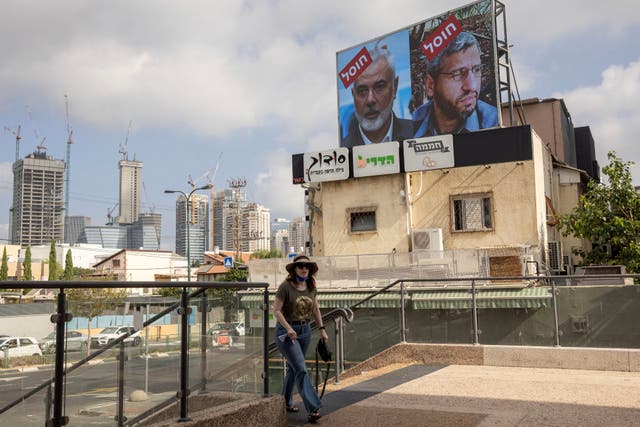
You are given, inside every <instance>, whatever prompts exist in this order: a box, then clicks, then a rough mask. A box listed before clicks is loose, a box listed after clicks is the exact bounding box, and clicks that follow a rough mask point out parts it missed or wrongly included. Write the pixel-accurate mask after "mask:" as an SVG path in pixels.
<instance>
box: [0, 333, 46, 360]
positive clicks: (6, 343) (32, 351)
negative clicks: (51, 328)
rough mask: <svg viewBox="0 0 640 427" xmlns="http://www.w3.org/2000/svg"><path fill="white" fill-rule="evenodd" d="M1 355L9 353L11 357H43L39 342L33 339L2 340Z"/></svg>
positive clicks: (0, 344) (14, 338)
mask: <svg viewBox="0 0 640 427" xmlns="http://www.w3.org/2000/svg"><path fill="white" fill-rule="evenodd" d="M0 352H2V353H0V355H2V354H6V353H8V356H9V357H19V356H42V350H40V347H39V346H38V340H36V339H35V338H31V337H3V338H0Z"/></svg>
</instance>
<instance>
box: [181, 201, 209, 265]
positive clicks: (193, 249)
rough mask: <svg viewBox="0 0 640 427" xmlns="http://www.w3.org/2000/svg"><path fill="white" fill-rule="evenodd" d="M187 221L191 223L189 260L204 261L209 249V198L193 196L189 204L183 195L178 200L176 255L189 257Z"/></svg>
mask: <svg viewBox="0 0 640 427" xmlns="http://www.w3.org/2000/svg"><path fill="white" fill-rule="evenodd" d="M187 221H188V222H189V227H188V228H189V239H188V240H189V242H188V245H189V258H190V260H191V262H193V261H194V260H198V261H201V262H202V261H204V252H205V251H206V250H207V249H208V248H209V198H208V197H207V196H203V195H200V194H192V195H191V197H190V199H189V202H188V203H187V200H186V198H185V197H184V196H183V195H182V194H181V195H179V196H178V198H177V199H176V253H177V254H179V255H182V256H187Z"/></svg>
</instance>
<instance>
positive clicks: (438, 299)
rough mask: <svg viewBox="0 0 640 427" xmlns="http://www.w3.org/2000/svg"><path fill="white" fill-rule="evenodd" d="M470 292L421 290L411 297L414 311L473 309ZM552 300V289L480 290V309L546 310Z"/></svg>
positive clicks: (478, 302)
mask: <svg viewBox="0 0 640 427" xmlns="http://www.w3.org/2000/svg"><path fill="white" fill-rule="evenodd" d="M471 299H472V296H471V290H470V289H457V290H446V291H441V290H433V291H420V292H415V293H413V295H411V302H412V308H414V309H426V310H446V309H462V310H464V309H471V307H472V301H471ZM550 299H551V294H550V291H549V288H546V287H536V288H522V289H478V291H477V294H476V302H477V305H478V308H542V307H547V306H548V305H549V304H550V302H549V300H550Z"/></svg>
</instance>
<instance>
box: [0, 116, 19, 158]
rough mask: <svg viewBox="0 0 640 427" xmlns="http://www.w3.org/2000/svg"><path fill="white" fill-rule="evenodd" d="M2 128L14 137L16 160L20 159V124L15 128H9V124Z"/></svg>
mask: <svg viewBox="0 0 640 427" xmlns="http://www.w3.org/2000/svg"><path fill="white" fill-rule="evenodd" d="M4 130H6V131H7V132H9V133H11V134H12V135H13V136H15V137H16V162H17V161H18V160H20V140H21V139H22V137H21V136H20V125H18V128H17V129H16V130H13V129H11V128H10V127H9V126H5V127H4Z"/></svg>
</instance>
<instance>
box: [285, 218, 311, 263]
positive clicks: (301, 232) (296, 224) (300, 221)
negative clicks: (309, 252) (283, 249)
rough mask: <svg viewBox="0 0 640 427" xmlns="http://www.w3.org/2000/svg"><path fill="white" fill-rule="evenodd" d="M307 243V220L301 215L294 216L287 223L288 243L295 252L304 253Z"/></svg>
mask: <svg viewBox="0 0 640 427" xmlns="http://www.w3.org/2000/svg"><path fill="white" fill-rule="evenodd" d="M306 243H307V222H306V221H305V219H304V218H303V217H298V218H294V219H292V220H291V224H289V245H290V248H289V250H291V249H292V248H293V252H295V253H298V254H300V253H305V248H306Z"/></svg>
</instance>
